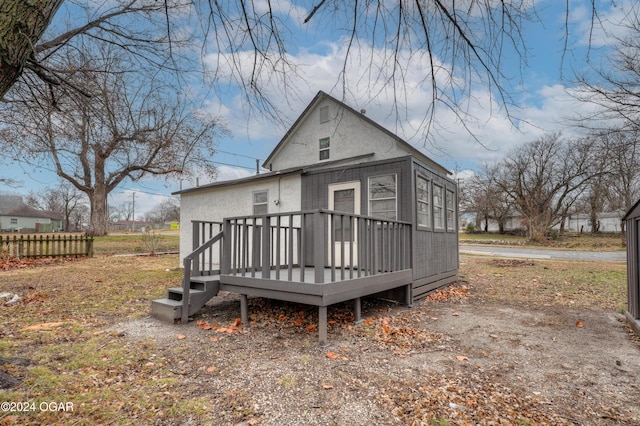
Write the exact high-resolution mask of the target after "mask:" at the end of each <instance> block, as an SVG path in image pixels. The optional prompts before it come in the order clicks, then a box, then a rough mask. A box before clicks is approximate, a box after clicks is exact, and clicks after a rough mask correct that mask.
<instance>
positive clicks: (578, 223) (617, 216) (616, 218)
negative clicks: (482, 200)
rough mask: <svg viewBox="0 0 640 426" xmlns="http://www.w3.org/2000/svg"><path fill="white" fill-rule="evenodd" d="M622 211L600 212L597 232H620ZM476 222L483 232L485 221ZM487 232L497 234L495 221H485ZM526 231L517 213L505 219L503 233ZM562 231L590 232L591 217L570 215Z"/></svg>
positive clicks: (579, 214)
mask: <svg viewBox="0 0 640 426" xmlns="http://www.w3.org/2000/svg"><path fill="white" fill-rule="evenodd" d="M624 213H625V212H623V211H622V210H620V211H613V212H602V213H600V214H599V215H598V222H599V225H600V227H599V231H600V232H621V231H622V227H621V223H622V217H623V216H624ZM469 217H470V218H468V221H469V222H471V221H473V220H474V219H475V217H476V215H475V214H474V213H470V214H469ZM480 219H481V220H480V221H479V223H478V221H477V220H476V221H475V223H476V227H479V229H481V230H482V231H485V229H484V228H485V221H484V219H482V218H480ZM487 224H488V229H486V231H488V232H498V231H499V230H500V228H499V226H498V222H497V221H496V220H495V219H489V220H488V221H487ZM526 229H527V218H526V217H524V216H522V215H521V214H519V213H513V214H512V215H511V216H509V217H507V218H506V219H505V222H504V231H505V232H513V231H524V230H526ZM551 229H556V230H559V229H560V224H559V223H558V224H555V225H553V226H552V227H551ZM564 230H565V231H571V232H591V216H590V215H589V214H587V213H576V214H572V215H570V216H569V217H567V218H566V219H565V222H564Z"/></svg>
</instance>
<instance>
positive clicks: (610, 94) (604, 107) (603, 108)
mask: <svg viewBox="0 0 640 426" xmlns="http://www.w3.org/2000/svg"><path fill="white" fill-rule="evenodd" d="M618 7H619V8H622V12H623V13H622V15H624V19H623V20H622V21H621V22H617V23H616V24H617V25H616V28H615V30H614V31H613V32H612V31H607V32H605V34H606V35H607V36H608V37H609V38H610V40H611V49H612V51H611V52H610V53H609V54H607V55H605V56H604V57H603V58H602V59H601V60H599V61H597V62H593V61H590V62H589V63H590V64H591V68H590V70H591V71H592V73H593V74H592V75H588V74H582V75H579V76H578V83H579V85H578V86H577V91H576V92H575V93H576V96H577V97H578V98H579V99H581V100H583V101H585V102H588V103H591V104H593V105H596V106H597V107H598V108H596V109H594V112H593V113H592V114H591V115H588V116H585V117H581V124H582V125H583V126H585V127H587V128H589V129H596V130H597V131H599V132H600V133H613V132H632V133H633V134H634V135H637V134H638V132H639V131H640V61H638V55H639V54H640V4H639V3H637V2H629V3H624V4H620V5H618ZM625 7H627V9H625Z"/></svg>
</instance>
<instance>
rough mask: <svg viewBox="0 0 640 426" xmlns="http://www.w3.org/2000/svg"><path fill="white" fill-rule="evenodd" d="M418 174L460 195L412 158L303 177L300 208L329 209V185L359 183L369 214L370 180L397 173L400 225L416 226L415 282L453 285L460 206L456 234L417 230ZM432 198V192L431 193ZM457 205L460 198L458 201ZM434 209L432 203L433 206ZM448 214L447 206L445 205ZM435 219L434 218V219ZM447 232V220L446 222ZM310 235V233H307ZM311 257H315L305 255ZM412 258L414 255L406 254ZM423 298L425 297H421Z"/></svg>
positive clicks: (444, 179) (452, 184) (449, 182)
mask: <svg viewBox="0 0 640 426" xmlns="http://www.w3.org/2000/svg"><path fill="white" fill-rule="evenodd" d="M416 171H417V172H419V173H420V174H422V175H423V176H425V177H427V178H428V179H430V181H431V182H432V183H436V184H438V185H441V186H442V187H443V188H444V190H445V193H446V190H447V189H449V190H451V191H453V192H454V193H455V194H456V197H457V194H458V191H457V186H456V183H455V182H454V181H452V180H451V179H448V178H447V177H444V176H442V175H440V174H438V173H436V172H435V171H433V170H432V169H430V168H427V167H425V166H424V165H422V164H421V163H418V162H417V161H415V160H414V159H413V158H412V157H402V158H397V159H394V160H389V161H385V162H377V163H368V164H361V165H350V166H348V168H344V169H329V170H323V171H314V172H309V173H306V174H303V175H302V198H301V206H302V209H303V210H314V209H326V208H327V207H328V193H329V192H328V191H329V185H330V184H335V183H342V182H350V181H359V182H360V184H361V201H360V202H361V214H362V215H365V216H366V215H368V214H369V203H368V197H369V191H368V178H369V177H371V176H378V175H382V174H389V173H395V174H396V175H397V185H398V192H397V197H398V198H397V206H398V217H397V219H398V220H400V221H407V222H411V223H413V225H414V226H413V227H412V229H413V235H412V236H413V258H412V259H410V260H411V261H412V265H411V266H412V268H413V279H414V281H421V282H424V281H425V280H426V281H429V278H430V277H431V278H432V279H433V281H434V282H436V283H437V282H441V281H442V282H443V283H446V282H450V281H451V280H450V279H449V278H447V279H444V280H443V278H442V277H445V278H446V277H452V276H455V275H456V274H457V271H458V268H459V260H458V233H457V223H458V220H457V206H456V211H455V214H456V217H455V218H454V219H455V220H454V224H455V229H454V231H433V230H420V229H418V227H417V226H416V206H415V204H416V199H415V187H414V186H415V185H414V177H413V176H414V173H415V172H416ZM431 194H433V192H431ZM456 204H457V198H456ZM431 207H432V208H433V203H431ZM442 207H443V210H444V211H445V212H446V203H444V204H443V206H442ZM431 217H432V218H433V214H432V215H431ZM444 225H445V228H446V219H445V223H444ZM305 235H309V233H308V232H307V233H305ZM306 254H307V257H309V258H310V257H311V256H312V254H313V253H311V252H309V253H306ZM405 255H406V256H411V251H409V253H407V254H405ZM419 295H420V296H422V295H424V294H422V293H420V294H419Z"/></svg>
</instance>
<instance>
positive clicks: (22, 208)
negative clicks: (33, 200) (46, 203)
mask: <svg viewBox="0 0 640 426" xmlns="http://www.w3.org/2000/svg"><path fill="white" fill-rule="evenodd" d="M0 215H2V216H13V217H30V218H41V219H53V220H62V219H63V215H62V214H61V213H57V212H52V211H46V210H38V209H34V208H33V207H31V206H28V205H26V204H24V203H23V202H22V199H20V204H17V205H13V206H9V207H7V208H5V209H2V210H0Z"/></svg>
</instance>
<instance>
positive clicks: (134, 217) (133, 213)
mask: <svg viewBox="0 0 640 426" xmlns="http://www.w3.org/2000/svg"><path fill="white" fill-rule="evenodd" d="M131 195H132V196H133V204H132V206H131V213H132V214H131V216H132V220H133V221H132V222H131V230H132V231H135V230H136V193H135V192H132V193H131Z"/></svg>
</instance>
